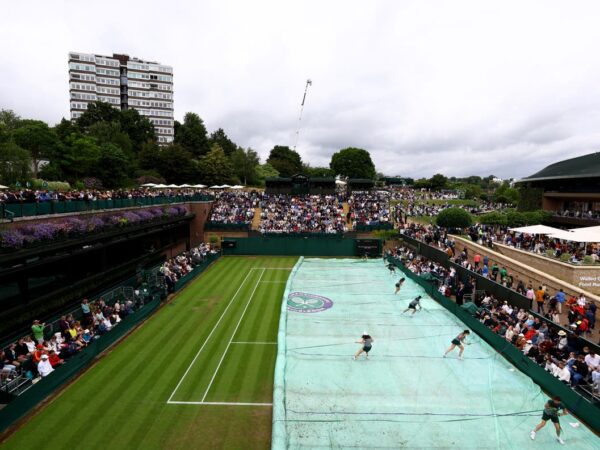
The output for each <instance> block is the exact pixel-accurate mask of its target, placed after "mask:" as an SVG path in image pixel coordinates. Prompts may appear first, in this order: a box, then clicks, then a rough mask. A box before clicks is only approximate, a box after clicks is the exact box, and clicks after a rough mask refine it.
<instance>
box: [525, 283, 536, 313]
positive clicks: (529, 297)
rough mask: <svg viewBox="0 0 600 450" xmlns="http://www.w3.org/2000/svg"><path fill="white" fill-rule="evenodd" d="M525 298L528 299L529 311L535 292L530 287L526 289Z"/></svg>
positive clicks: (531, 307)
mask: <svg viewBox="0 0 600 450" xmlns="http://www.w3.org/2000/svg"><path fill="white" fill-rule="evenodd" d="M525 297H527V298H528V299H529V309H533V299H534V298H535V292H534V290H533V287H532V286H531V285H529V287H528V288H527V292H526V293H525Z"/></svg>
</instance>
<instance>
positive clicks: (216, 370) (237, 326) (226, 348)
mask: <svg viewBox="0 0 600 450" xmlns="http://www.w3.org/2000/svg"><path fill="white" fill-rule="evenodd" d="M264 274H265V269H263V271H262V272H261V273H260V277H259V278H258V281H257V282H256V284H255V285H254V289H253V290H252V294H250V298H249V299H248V302H247V303H246V306H245V307H244V311H242V315H241V316H240V320H238V323H237V325H236V326H235V330H233V333H232V334H231V339H229V342H228V343H227V347H225V351H224V352H223V356H221V360H220V361H219V364H218V365H217V368H216V369H215V373H213V376H212V378H211V379H210V383H208V387H207V388H206V391H205V392H204V396H203V397H202V401H204V399H205V398H206V396H207V395H208V391H209V390H210V387H211V386H212V384H213V381H215V377H216V376H217V372H219V369H220V368H221V363H222V362H223V360H224V359H225V355H226V354H227V350H229V347H230V346H231V342H232V341H233V337H234V336H235V333H237V330H238V328H239V327H240V324H241V323H242V319H243V318H244V316H245V315H246V310H247V309H248V306H250V302H251V301H252V298H253V297H254V293H255V292H256V288H257V287H258V285H259V284H260V280H261V279H262V277H263V275H264Z"/></svg>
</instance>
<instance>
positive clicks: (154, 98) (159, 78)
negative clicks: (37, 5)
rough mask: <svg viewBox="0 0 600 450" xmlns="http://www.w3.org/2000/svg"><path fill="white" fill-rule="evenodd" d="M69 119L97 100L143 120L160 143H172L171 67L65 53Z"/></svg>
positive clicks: (113, 57) (100, 56)
mask: <svg viewBox="0 0 600 450" xmlns="http://www.w3.org/2000/svg"><path fill="white" fill-rule="evenodd" d="M69 94H70V98H71V119H77V118H78V117H79V116H81V115H82V114H83V112H84V111H85V110H86V109H87V106H88V103H90V102H95V101H97V100H99V101H102V102H106V103H110V104H111V105H112V106H114V107H115V108H117V109H135V110H137V111H138V112H139V113H140V114H141V115H142V116H145V117H147V118H148V119H149V120H150V122H152V125H154V129H155V130H156V135H157V137H158V142H159V143H160V144H168V143H169V142H173V138H174V135H175V132H174V119H173V68H172V67H171V66H165V65H162V64H159V63H157V62H153V61H143V60H141V59H138V58H131V57H129V56H127V55H118V54H113V55H112V56H102V55H94V54H90V53H76V52H71V53H69Z"/></svg>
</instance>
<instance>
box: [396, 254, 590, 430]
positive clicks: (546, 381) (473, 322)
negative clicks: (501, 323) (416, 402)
mask: <svg viewBox="0 0 600 450" xmlns="http://www.w3.org/2000/svg"><path fill="white" fill-rule="evenodd" d="M389 260H390V261H391V262H393V263H394V264H395V265H396V266H397V267H399V268H400V269H401V270H402V271H403V272H404V273H405V274H406V276H407V277H408V278H410V279H411V280H413V281H415V282H416V283H417V284H419V285H420V286H421V287H423V288H424V289H425V291H426V292H427V293H428V294H429V295H430V296H431V297H432V298H433V299H434V300H436V301H437V302H438V303H440V304H441V305H442V306H443V307H444V308H446V309H447V310H448V311H450V312H451V313H452V314H454V315H455V316H456V317H458V318H459V319H460V320H461V321H462V322H464V323H465V325H467V327H469V328H470V329H471V330H473V331H475V332H476V333H477V334H478V335H479V336H480V337H481V338H482V339H484V340H485V341H486V342H487V343H488V344H489V345H491V346H492V347H493V348H494V349H496V351H498V352H499V353H500V354H501V355H503V356H504V357H505V358H506V359H507V360H508V361H510V362H511V363H512V364H513V365H514V366H515V367H517V368H518V369H519V370H520V371H521V372H523V373H524V374H526V375H527V376H529V377H530V378H531V379H532V380H533V381H534V382H535V383H536V384H538V385H539V386H540V387H541V388H542V389H544V390H545V391H546V392H548V393H549V394H551V395H558V396H560V398H561V399H562V401H563V403H564V404H565V405H566V406H567V408H568V410H569V411H570V412H571V413H573V414H576V415H577V416H578V417H579V418H580V419H581V420H582V421H583V422H585V423H587V424H588V425H589V426H590V427H591V428H592V429H594V430H595V431H596V432H600V407H599V405H598V404H592V403H590V402H588V401H587V400H586V399H584V398H583V397H582V396H581V395H579V394H578V393H577V392H575V391H574V390H573V389H572V388H571V387H569V386H568V385H566V384H563V383H562V382H561V381H559V380H558V379H557V378H555V377H554V376H552V375H551V374H550V373H548V372H546V371H545V370H544V369H543V368H542V367H540V366H538V365H537V364H536V363H535V362H534V361H532V360H531V359H529V358H527V357H526V356H524V355H523V353H522V352H521V351H519V349H518V348H516V347H515V346H513V345H512V344H510V343H509V342H507V341H506V340H505V339H504V338H502V337H501V336H498V335H497V334H495V333H493V332H492V331H491V330H490V329H489V328H487V327H486V326H485V325H483V324H482V323H481V322H479V321H478V320H477V319H475V318H474V317H473V316H471V315H470V314H469V313H468V312H467V311H466V310H465V309H463V308H461V307H460V306H459V305H457V304H456V303H454V302H453V301H452V300H450V299H448V298H446V297H445V296H444V295H442V294H441V293H440V292H438V290H437V289H436V286H435V285H434V284H432V283H431V282H429V281H427V280H425V279H424V278H421V277H420V276H418V275H416V274H415V273H413V272H411V271H410V270H408V269H406V267H404V265H402V263H401V262H400V261H398V260H396V259H393V258H390V259H389Z"/></svg>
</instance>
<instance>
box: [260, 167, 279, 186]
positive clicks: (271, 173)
mask: <svg viewBox="0 0 600 450" xmlns="http://www.w3.org/2000/svg"><path fill="white" fill-rule="evenodd" d="M278 176H279V172H278V171H277V169H275V167H273V166H272V165H271V164H269V163H265V164H260V165H258V166H256V180H257V182H258V184H260V185H261V186H264V185H265V179H267V178H277V177H278Z"/></svg>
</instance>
